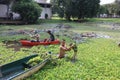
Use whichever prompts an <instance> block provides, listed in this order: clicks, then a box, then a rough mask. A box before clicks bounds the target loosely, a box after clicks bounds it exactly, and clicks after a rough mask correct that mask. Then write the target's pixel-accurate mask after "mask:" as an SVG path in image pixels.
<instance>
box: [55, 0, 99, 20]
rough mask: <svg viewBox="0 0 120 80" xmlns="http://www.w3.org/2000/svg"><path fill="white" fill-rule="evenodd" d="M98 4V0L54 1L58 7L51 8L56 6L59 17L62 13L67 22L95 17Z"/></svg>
mask: <svg viewBox="0 0 120 80" xmlns="http://www.w3.org/2000/svg"><path fill="white" fill-rule="evenodd" d="M53 2H54V1H53ZM99 2H100V1H99V0H58V1H56V3H57V4H58V5H55V6H54V5H53V6H54V7H56V6H58V8H60V9H58V10H57V11H56V12H58V14H60V15H62V14H63V13H64V17H65V18H66V19H67V20H71V18H78V19H84V18H91V17H94V16H96V14H97V12H98V10H99ZM54 7H53V9H54Z"/></svg>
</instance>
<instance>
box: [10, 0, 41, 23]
mask: <svg viewBox="0 0 120 80" xmlns="http://www.w3.org/2000/svg"><path fill="white" fill-rule="evenodd" d="M12 10H13V11H14V12H17V13H19V14H20V16H21V20H23V21H24V22H27V23H35V22H36V21H37V20H38V18H39V16H40V13H41V7H40V6H39V5H38V4H37V3H35V2H33V1H32V0H31V1H30V0H28V1H24V0H21V1H17V2H16V3H15V4H14V5H13V7H12Z"/></svg>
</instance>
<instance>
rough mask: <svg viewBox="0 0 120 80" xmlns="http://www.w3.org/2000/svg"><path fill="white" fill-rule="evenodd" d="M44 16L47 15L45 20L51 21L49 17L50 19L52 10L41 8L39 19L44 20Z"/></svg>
mask: <svg viewBox="0 0 120 80" xmlns="http://www.w3.org/2000/svg"><path fill="white" fill-rule="evenodd" d="M45 14H48V18H47V19H51V17H52V10H51V8H42V12H41V15H40V19H45Z"/></svg>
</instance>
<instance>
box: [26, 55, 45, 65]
mask: <svg viewBox="0 0 120 80" xmlns="http://www.w3.org/2000/svg"><path fill="white" fill-rule="evenodd" d="M41 61H43V60H42V59H41V58H40V56H38V57H35V58H33V59H30V60H29V61H28V62H27V64H29V65H31V66H35V65H37V64H39V63H40V62H41Z"/></svg>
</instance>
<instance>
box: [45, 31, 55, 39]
mask: <svg viewBox="0 0 120 80" xmlns="http://www.w3.org/2000/svg"><path fill="white" fill-rule="evenodd" d="M47 33H48V34H49V35H50V39H49V40H48V41H54V40H55V37H54V35H53V34H52V32H51V31H50V30H48V31H47Z"/></svg>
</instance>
